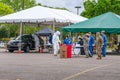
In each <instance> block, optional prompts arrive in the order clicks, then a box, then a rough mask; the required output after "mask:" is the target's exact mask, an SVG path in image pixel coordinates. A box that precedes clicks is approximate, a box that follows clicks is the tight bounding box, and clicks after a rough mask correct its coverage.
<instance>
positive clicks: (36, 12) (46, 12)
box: [0, 6, 87, 35]
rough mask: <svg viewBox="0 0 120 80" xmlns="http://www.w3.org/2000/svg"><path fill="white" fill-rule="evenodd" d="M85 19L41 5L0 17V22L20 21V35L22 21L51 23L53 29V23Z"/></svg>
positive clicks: (74, 21) (75, 21)
mask: <svg viewBox="0 0 120 80" xmlns="http://www.w3.org/2000/svg"><path fill="white" fill-rule="evenodd" d="M84 20H87V18H84V17H81V16H78V15H76V14H74V13H72V12H69V11H66V10H58V9H51V8H47V7H42V6H35V7H32V8H29V9H26V10H22V11H19V12H16V13H13V14H9V15H6V16H3V17H0V23H20V26H21V27H20V35H21V34H22V25H23V23H29V24H30V23H35V24H43V25H44V24H52V25H53V31H54V27H55V24H66V23H67V25H68V24H69V23H77V22H81V21H84Z"/></svg>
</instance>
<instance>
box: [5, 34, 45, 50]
mask: <svg viewBox="0 0 120 80" xmlns="http://www.w3.org/2000/svg"><path fill="white" fill-rule="evenodd" d="M38 38H39V40H40V46H41V47H42V48H43V46H44V41H43V40H42V39H41V38H40V37H38ZM20 39H21V43H20ZM19 44H21V50H23V51H24V52H29V51H30V50H35V40H34V37H33V36H32V35H22V37H20V36H18V37H17V38H15V39H14V40H10V41H9V42H8V43H7V48H8V51H9V52H14V51H15V50H18V45H19Z"/></svg>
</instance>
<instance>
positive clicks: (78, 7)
mask: <svg viewBox="0 0 120 80" xmlns="http://www.w3.org/2000/svg"><path fill="white" fill-rule="evenodd" d="M75 8H76V9H77V15H79V9H80V8H81V6H75Z"/></svg>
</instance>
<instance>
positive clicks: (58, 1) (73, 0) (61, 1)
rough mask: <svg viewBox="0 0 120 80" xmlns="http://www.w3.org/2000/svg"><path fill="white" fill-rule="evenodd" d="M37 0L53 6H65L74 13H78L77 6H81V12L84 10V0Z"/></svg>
mask: <svg viewBox="0 0 120 80" xmlns="http://www.w3.org/2000/svg"><path fill="white" fill-rule="evenodd" d="M36 2H37V3H41V4H42V5H47V6H51V7H61V8H63V7H65V8H67V9H68V10H70V11H72V12H74V13H76V9H75V6H81V9H80V12H82V11H83V10H84V7H83V0H36Z"/></svg>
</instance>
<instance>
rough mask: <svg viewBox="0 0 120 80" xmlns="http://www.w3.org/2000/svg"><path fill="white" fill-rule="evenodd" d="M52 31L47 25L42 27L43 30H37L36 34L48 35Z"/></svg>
mask: <svg viewBox="0 0 120 80" xmlns="http://www.w3.org/2000/svg"><path fill="white" fill-rule="evenodd" d="M53 33H54V32H53V31H52V30H51V29H49V28H48V27H46V28H44V29H43V30H40V31H38V32H37V33H36V34H38V35H40V36H49V35H50V34H53Z"/></svg>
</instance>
